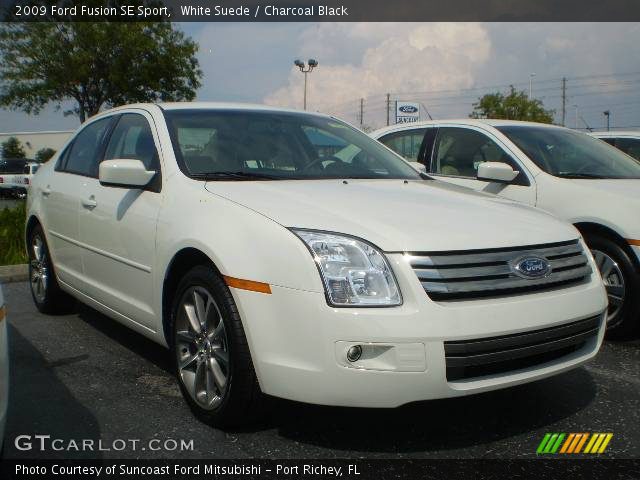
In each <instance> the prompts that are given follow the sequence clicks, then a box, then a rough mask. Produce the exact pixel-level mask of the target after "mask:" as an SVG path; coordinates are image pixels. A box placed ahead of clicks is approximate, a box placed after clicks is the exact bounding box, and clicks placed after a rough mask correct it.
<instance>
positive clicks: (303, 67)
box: [293, 58, 318, 110]
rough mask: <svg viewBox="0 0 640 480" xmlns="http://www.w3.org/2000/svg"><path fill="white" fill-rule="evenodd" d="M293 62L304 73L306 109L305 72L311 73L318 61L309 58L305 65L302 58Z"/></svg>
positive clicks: (305, 101)
mask: <svg viewBox="0 0 640 480" xmlns="http://www.w3.org/2000/svg"><path fill="white" fill-rule="evenodd" d="M293 64H294V65H295V66H296V67H298V68H299V69H300V71H301V72H302V73H304V109H305V110H306V109H307V73H311V71H313V69H314V68H316V67H317V66H318V61H317V60H314V59H313V58H310V59H309V60H308V61H307V65H305V64H304V62H303V61H302V60H294V61H293Z"/></svg>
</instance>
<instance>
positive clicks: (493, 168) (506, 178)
mask: <svg viewBox="0 0 640 480" xmlns="http://www.w3.org/2000/svg"><path fill="white" fill-rule="evenodd" d="M519 173H520V172H517V171H515V170H514V169H513V168H511V166H510V165H508V164H506V163H502V162H482V163H481V164H480V165H478V175H477V178H478V180H484V181H486V182H499V183H511V182H513V180H515V178H516V177H517V176H518V174H519Z"/></svg>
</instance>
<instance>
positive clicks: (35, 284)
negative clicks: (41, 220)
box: [30, 235, 49, 302]
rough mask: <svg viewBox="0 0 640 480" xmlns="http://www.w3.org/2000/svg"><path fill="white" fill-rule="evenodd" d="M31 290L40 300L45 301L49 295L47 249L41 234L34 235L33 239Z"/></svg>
mask: <svg viewBox="0 0 640 480" xmlns="http://www.w3.org/2000/svg"><path fill="white" fill-rule="evenodd" d="M31 251H32V258H31V262H30V265H31V272H30V274H31V275H30V278H31V290H32V291H33V294H34V295H35V297H36V299H37V300H38V302H44V300H45V298H46V296H47V282H48V279H49V269H48V268H47V249H46V248H45V245H44V241H43V240H42V237H40V235H34V237H33V240H32V241H31Z"/></svg>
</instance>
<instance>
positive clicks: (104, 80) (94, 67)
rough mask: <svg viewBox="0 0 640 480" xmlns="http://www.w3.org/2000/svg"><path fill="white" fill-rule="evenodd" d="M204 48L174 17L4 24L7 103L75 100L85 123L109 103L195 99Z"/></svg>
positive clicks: (23, 105)
mask: <svg viewBox="0 0 640 480" xmlns="http://www.w3.org/2000/svg"><path fill="white" fill-rule="evenodd" d="M72 2H73V0H72ZM72 2H70V3H72ZM90 2H91V0H88V2H85V3H90ZM100 3H102V2H100ZM197 50H198V45H197V44H196V43H195V42H194V41H193V40H192V39H190V38H189V37H185V35H184V34H183V33H182V32H181V31H179V30H176V29H174V27H173V25H172V24H171V23H169V22H153V23H128V22H114V23H109V22H96V23H89V22H75V23H59V22H25V23H8V22H7V23H3V24H0V56H1V57H2V63H1V64H2V68H0V105H3V106H5V107H9V108H12V109H19V110H23V111H25V112H27V113H33V114H37V113H38V112H39V111H40V110H41V109H42V108H43V107H44V106H45V105H47V104H53V105H55V106H56V108H58V109H59V108H61V106H62V103H63V102H67V101H72V102H73V101H75V102H74V106H73V108H72V109H70V110H66V111H65V112H64V113H65V115H69V114H75V115H77V116H78V117H79V118H80V121H81V122H82V121H84V120H85V119H86V118H88V117H90V116H92V115H95V114H96V113H98V112H99V111H100V108H101V107H103V106H104V107H111V106H116V105H122V104H125V103H133V102H156V101H180V100H193V99H194V98H195V92H196V90H197V89H198V88H199V87H200V85H201V84H200V80H201V79H202V71H201V70H200V68H199V64H198V60H197V59H196V57H195V54H196V52H197Z"/></svg>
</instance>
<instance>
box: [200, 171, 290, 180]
mask: <svg viewBox="0 0 640 480" xmlns="http://www.w3.org/2000/svg"><path fill="white" fill-rule="evenodd" d="M190 176H191V178H196V179H198V180H284V177H276V176H275V175H268V174H266V173H256V172H207V173H192V174H191V175H190Z"/></svg>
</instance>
